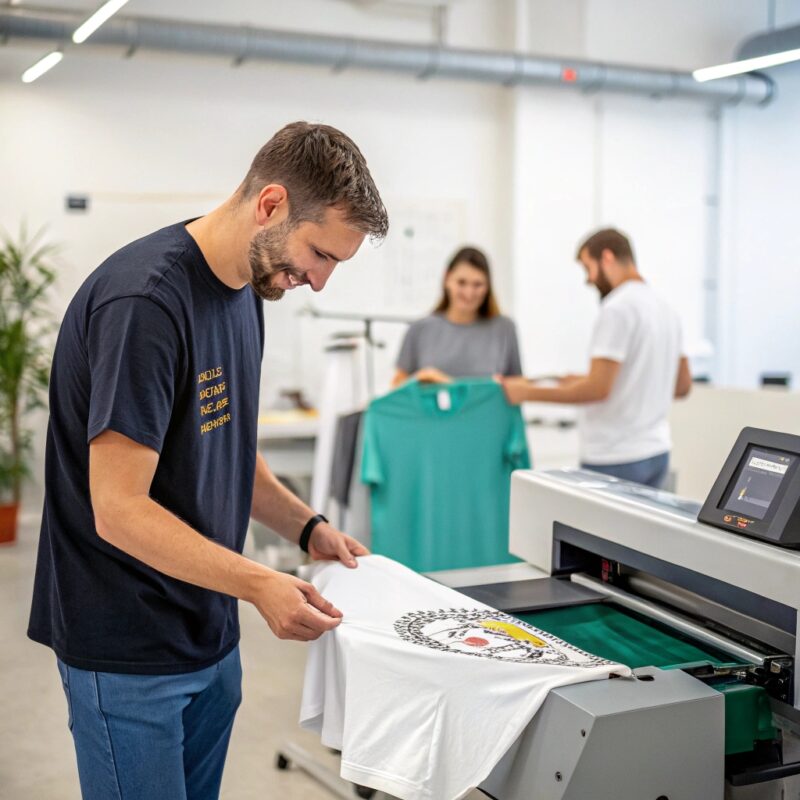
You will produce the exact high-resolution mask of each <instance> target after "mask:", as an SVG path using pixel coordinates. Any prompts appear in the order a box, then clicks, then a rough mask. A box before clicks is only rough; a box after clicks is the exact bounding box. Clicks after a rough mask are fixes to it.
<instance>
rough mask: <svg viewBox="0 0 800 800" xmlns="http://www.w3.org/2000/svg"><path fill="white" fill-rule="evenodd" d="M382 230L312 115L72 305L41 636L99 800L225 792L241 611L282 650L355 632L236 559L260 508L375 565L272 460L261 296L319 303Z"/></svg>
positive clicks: (64, 330)
mask: <svg viewBox="0 0 800 800" xmlns="http://www.w3.org/2000/svg"><path fill="white" fill-rule="evenodd" d="M387 227H388V220H387V215H386V210H385V209H384V207H383V203H382V202H381V199H380V196H379V194H378V191H377V189H376V187H375V184H374V183H373V181H372V178H371V176H370V173H369V170H368V168H367V165H366V162H365V160H364V158H363V156H362V155H361V153H360V151H359V150H358V148H357V147H356V145H355V144H354V143H353V142H352V141H351V140H350V139H349V138H348V137H347V136H345V135H344V134H343V133H341V132H340V131H338V130H336V129H334V128H331V127H328V126H324V125H310V124H307V123H304V122H297V123H293V124H291V125H287V126H286V127H285V128H283V129H282V130H280V131H279V132H278V133H277V134H275V136H273V137H272V139H270V141H269V142H267V144H266V145H264V147H262V148H261V150H260V151H259V152H258V154H257V155H256V157H255V159H254V160H253V163H252V165H251V167H250V170H249V172H248V173H247V175H246V177H245V179H244V181H243V183H242V184H241V186H239V188H238V189H237V190H236V192H235V193H234V194H233V196H232V197H231V198H230V199H228V200H227V201H226V202H225V203H223V204H222V205H221V206H220V207H219V208H217V209H215V210H214V211H212V212H211V213H210V214H208V215H206V216H205V217H201V218H199V219H195V220H192V221H189V222H186V223H183V222H181V223H178V224H175V225H171V226H169V227H167V228H164V229H162V230H160V231H157V232H156V233H153V234H150V235H149V236H145V237H144V238H143V239H139V240H138V241H136V242H133V243H131V244H129V245H127V246H126V247H124V248H122V249H121V250H119V251H118V252H116V253H115V254H114V255H112V256H111V257H110V258H109V259H107V260H106V261H105V262H104V263H103V264H101V265H100V267H99V268H98V269H96V270H95V271H94V272H93V273H92V274H91V275H90V276H89V278H88V279H87V280H86V282H85V283H84V284H83V286H82V287H81V288H80V290H79V291H78V293H77V294H76V295H75V297H74V298H73V300H72V302H71V303H70V306H69V308H68V309H67V312H66V315H65V317H64V321H63V324H62V326H61V331H60V333H59V337H58V343H57V345H56V350H55V356H54V359H53V369H52V378H51V384H50V423H49V426H48V433H47V455H46V465H45V487H46V492H45V502H44V511H43V518H42V530H41V537H40V541H39V556H38V562H37V568H36V578H35V586H34V594H33V605H32V609H31V618H30V626H29V629H28V635H29V636H30V637H31V638H32V639H34V640H36V641H38V642H41V643H43V644H46V645H48V646H49V647H52V648H53V650H54V651H55V653H56V656H57V658H58V667H59V671H60V673H61V678H62V682H63V684H64V690H65V693H66V696H67V702H68V710H69V725H70V728H71V730H72V734H73V738H74V741H75V747H76V752H77V757H78V771H79V774H80V782H81V790H82V793H83V796H84V798H91V800H94V799H95V798H97V799H98V800H99V799H100V798H102V800H107V798H125V797H135V798H137V800H156V799H158V800H161V799H163V798H181V797H183V798H198V799H199V798H202V799H203V800H207V798H213V797H217V796H218V794H219V787H220V782H221V779H222V768H223V765H224V761H225V755H226V752H227V746H228V740H229V737H230V732H231V728H232V725H233V719H234V715H235V713H236V709H237V707H238V705H239V702H240V699H241V689H240V684H241V667H240V663H239V653H238V641H239V621H238V614H237V600H238V599H239V598H241V599H243V600H247V601H249V602H251V603H253V604H254V605H255V606H256V608H257V609H258V610H259V611H260V612H261V614H262V615H263V617H264V618H265V620H266V621H267V623H268V625H269V626H270V628H271V629H272V631H273V632H274V633H275V634H276V635H277V636H279V637H280V638H284V639H296V640H301V641H308V640H312V639H315V638H317V637H318V636H320V635H321V634H322V633H323V632H324V631H327V630H330V629H331V628H334V627H336V625H338V624H339V622H340V621H341V617H342V615H341V612H340V611H338V610H337V609H336V608H334V607H333V606H332V605H331V604H330V603H328V602H327V601H326V600H325V599H324V598H323V597H321V596H320V595H319V594H318V593H317V591H316V590H315V589H314V587H313V586H311V585H310V584H308V583H306V582H304V581H301V580H299V579H297V578H295V577H293V576H291V575H287V574H283V573H279V572H275V571H273V570H270V569H268V568H267V567H265V566H263V565H261V564H257V563H255V562H253V561H250V560H248V559H246V558H244V557H243V556H242V555H241V551H242V547H243V544H244V539H245V534H246V532H247V525H248V520H249V519H250V518H251V517H252V518H253V519H256V520H258V521H259V522H262V523H264V524H265V525H268V526H269V527H270V528H272V529H274V530H276V531H278V532H280V533H281V534H282V535H283V536H285V537H286V538H287V539H289V540H291V541H294V542H297V543H299V544H300V546H301V547H303V548H304V549H306V550H308V552H309V553H310V554H311V556H312V558H315V559H329V560H331V559H332V560H340V561H342V562H343V563H344V564H345V565H347V566H350V567H355V566H356V560H355V556H358V555H363V554H364V553H366V550H365V549H364V548H363V547H361V545H359V544H358V543H357V542H356V541H355V540H353V539H351V538H350V537H348V536H346V535H345V534H343V533H342V532H340V531H338V530H336V529H335V528H334V527H332V526H331V525H329V524H328V523H327V521H326V520H325V519H324V518H323V517H321V516H319V515H315V513H314V511H312V510H311V509H310V508H309V507H308V506H306V505H305V504H304V503H302V502H301V501H300V500H299V499H297V498H296V497H295V496H294V495H292V494H291V493H290V492H288V491H287V490H286V489H285V488H283V487H282V486H281V484H280V483H279V482H278V481H277V480H276V479H275V477H274V476H273V474H272V473H271V472H270V470H269V468H268V467H267V464H266V463H265V462H264V460H263V458H262V457H261V456H260V455H259V454H258V451H257V447H256V429H257V416H258V389H259V376H260V369H261V357H262V352H263V347H264V321H263V311H262V299H266V300H278V299H280V297H281V296H282V295H283V294H284V292H285V291H286V290H290V289H293V288H295V287H296V286H300V285H309V286H310V287H311V288H312V289H313V290H314V291H320V290H321V289H322V288H323V287H324V286H325V283H326V281H327V280H328V278H329V277H330V275H331V273H332V271H333V269H334V267H335V266H336V264H337V263H338V262H340V261H346V260H347V259H349V258H352V256H353V255H355V253H356V251H357V250H358V248H359V247H360V245H361V243H362V241H363V239H364V237H365V236H367V235H369V236H371V237H373V238H377V239H380V238H382V237H383V236H385V234H386V230H387Z"/></svg>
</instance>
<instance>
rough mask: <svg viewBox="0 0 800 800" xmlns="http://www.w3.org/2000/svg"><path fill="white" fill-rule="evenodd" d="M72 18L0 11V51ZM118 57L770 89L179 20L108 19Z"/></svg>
mask: <svg viewBox="0 0 800 800" xmlns="http://www.w3.org/2000/svg"><path fill="white" fill-rule="evenodd" d="M80 19H82V17H81V16H80V15H77V16H76V15H73V14H65V13H62V12H54V11H49V10H44V9H33V8H31V7H28V6H26V7H25V8H23V9H20V8H10V7H6V8H3V9H0V42H7V41H9V40H12V39H33V40H44V41H51V42H52V41H54V42H58V43H64V42H68V41H69V39H70V36H71V35H72V31H73V29H74V28H75V25H76V20H78V21H79V20H80ZM98 46H105V47H120V48H123V49H124V50H126V51H127V52H128V53H129V54H130V53H133V52H135V51H137V50H139V49H143V50H154V51H159V52H171V53H172V52H178V53H185V54H190V55H198V56H201V55H202V56H208V55H216V56H225V57H227V58H229V59H231V60H232V62H233V63H234V64H236V65H238V64H241V63H243V62H244V61H256V60H267V61H281V62H289V63H298V64H312V65H317V66H324V67H330V68H331V69H334V70H336V71H340V70H343V69H349V68H362V69H372V70H381V71H387V72H395V73H403V74H408V75H412V76H414V77H416V78H419V79H428V78H454V79H461V80H471V81H480V82H486V83H498V84H502V85H504V86H560V87H569V88H574V89H579V90H583V91H585V92H596V91H600V90H603V91H615V92H625V93H629V94H641V95H647V96H650V97H659V98H672V97H678V98H692V99H696V100H703V101H707V102H711V103H715V104H739V103H745V104H751V105H764V104H766V103H769V102H770V101H771V100H772V98H773V95H774V84H773V82H772V81H771V80H770V79H769V78H768V77H766V76H764V75H760V74H751V75H740V76H736V77H732V78H725V79H722V80H717V81H711V82H709V83H698V82H697V81H695V80H694V78H693V77H692V75H691V73H689V72H678V71H671V70H662V69H645V68H638V67H628V66H622V65H615V64H604V63H597V62H590V61H580V60H571V59H560V58H538V57H535V56H528V55H523V54H521V53H512V52H494V51H487V50H468V49H463V48H454V47H440V46H429V45H424V44H410V43H399V42H390V41H379V40H375V39H356V38H349V37H341V36H326V35H321V34H308V33H293V32H288V31H276V30H268V29H265V28H253V27H248V26H234V25H210V24H200V23H195V22H188V21H183V20H170V19H157V18H148V17H130V16H116V17H114V18H113V19H111V20H109V21H108V22H107V23H106V24H105V25H104V26H103V27H102V28H100V30H98V31H97V32H96V33H95V34H94V35H93V36H92V38H91V39H89V40H88V42H87V43H86V44H83V45H81V47H82V48H86V47H98Z"/></svg>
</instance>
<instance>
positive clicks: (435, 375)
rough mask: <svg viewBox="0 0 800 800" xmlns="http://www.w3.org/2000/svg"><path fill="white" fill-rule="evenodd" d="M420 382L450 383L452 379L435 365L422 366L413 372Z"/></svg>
mask: <svg viewBox="0 0 800 800" xmlns="http://www.w3.org/2000/svg"><path fill="white" fill-rule="evenodd" d="M414 377H415V378H416V379H417V380H418V381H420V383H452V382H453V379H452V378H451V377H450V376H449V375H447V374H446V373H444V372H442V371H441V370H440V369H436V367H424V368H423V369H421V370H418V371H417V372H416V373H414Z"/></svg>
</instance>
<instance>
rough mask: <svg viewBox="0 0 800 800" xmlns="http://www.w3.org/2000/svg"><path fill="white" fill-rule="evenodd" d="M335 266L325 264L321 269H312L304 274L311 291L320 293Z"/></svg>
mask: <svg viewBox="0 0 800 800" xmlns="http://www.w3.org/2000/svg"><path fill="white" fill-rule="evenodd" d="M335 267H336V264H326V265H325V266H322V267H314V269H311V270H309V271H308V272H307V273H306V277H307V278H308V282H309V284H310V285H311V290H312V291H314V292H321V291H322V290H323V289H324V288H325V284H326V283H327V282H328V278H330V276H331V273H332V272H333V270H334V268H335Z"/></svg>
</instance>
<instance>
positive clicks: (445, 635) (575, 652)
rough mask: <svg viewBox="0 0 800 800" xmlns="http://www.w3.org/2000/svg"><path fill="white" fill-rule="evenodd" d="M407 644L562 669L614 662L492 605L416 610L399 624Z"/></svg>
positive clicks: (400, 632)
mask: <svg viewBox="0 0 800 800" xmlns="http://www.w3.org/2000/svg"><path fill="white" fill-rule="evenodd" d="M394 629H395V631H396V632H397V634H398V636H399V637H400V638H401V639H403V640H404V641H406V642H410V643H412V644H418V645H421V646H423V647H428V648H430V649H432V650H439V651H442V652H447V653H462V654H464V655H469V656H477V657H479V658H490V659H493V660H495V661H507V662H513V663H518V664H519V663H522V664H542V665H549V666H558V667H598V666H603V665H613V664H614V662H613V661H607V660H606V659H604V658H600V657H599V656H595V655H592V654H591V653H587V652H585V651H584V650H580V649H578V648H577V647H573V646H572V645H571V644H569V643H568V642H565V641H563V640H562V639H558V638H557V637H555V636H552V635H551V634H549V633H546V632H545V631H542V630H539V629H538V628H534V627H533V626H532V625H528V624H527V623H526V622H522V621H521V620H518V619H515V618H514V617H512V616H510V615H509V614H503V613H502V612H500V611H493V610H491V609H486V610H483V609H479V608H478V609H466V608H445V609H439V610H437V611H415V612H412V613H410V614H406V615H405V616H403V617H401V618H400V619H398V620H397V621H396V622H395V623H394Z"/></svg>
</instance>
